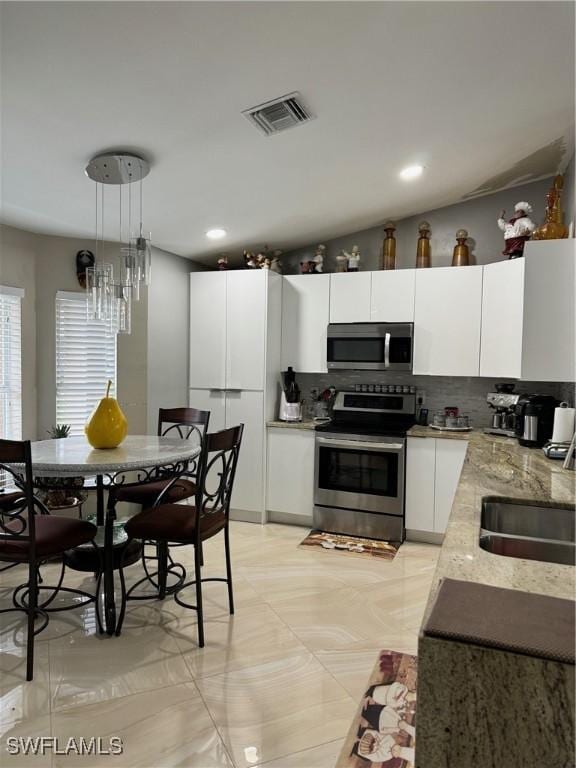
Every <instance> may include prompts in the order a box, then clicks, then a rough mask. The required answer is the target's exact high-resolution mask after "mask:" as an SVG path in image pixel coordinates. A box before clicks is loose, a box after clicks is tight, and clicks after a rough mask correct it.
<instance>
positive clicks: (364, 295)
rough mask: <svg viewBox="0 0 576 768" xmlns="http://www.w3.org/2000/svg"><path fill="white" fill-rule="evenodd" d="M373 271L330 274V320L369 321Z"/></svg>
mask: <svg viewBox="0 0 576 768" xmlns="http://www.w3.org/2000/svg"><path fill="white" fill-rule="evenodd" d="M371 276H372V273H371V272H339V273H335V274H332V275H330V322H331V323H369V322H370V285H371V283H372V279H371Z"/></svg>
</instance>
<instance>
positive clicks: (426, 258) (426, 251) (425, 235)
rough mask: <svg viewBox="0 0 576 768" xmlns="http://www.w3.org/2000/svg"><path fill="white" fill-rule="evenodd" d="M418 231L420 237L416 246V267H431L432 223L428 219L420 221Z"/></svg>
mask: <svg viewBox="0 0 576 768" xmlns="http://www.w3.org/2000/svg"><path fill="white" fill-rule="evenodd" d="M418 232H419V234H420V237H419V238H418V245H417V247H416V269H421V268H425V267H431V266H432V260H431V251H430V224H428V222H427V221H422V222H420V224H419V225H418Z"/></svg>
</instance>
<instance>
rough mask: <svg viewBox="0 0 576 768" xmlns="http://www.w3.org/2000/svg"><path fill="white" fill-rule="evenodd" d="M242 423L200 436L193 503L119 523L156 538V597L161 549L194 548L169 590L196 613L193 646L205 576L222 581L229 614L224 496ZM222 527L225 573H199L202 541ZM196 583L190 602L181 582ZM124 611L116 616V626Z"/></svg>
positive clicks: (133, 534) (133, 533) (136, 535)
mask: <svg viewBox="0 0 576 768" xmlns="http://www.w3.org/2000/svg"><path fill="white" fill-rule="evenodd" d="M243 430H244V425H243V424H240V425H239V426H237V427H232V428H230V429H224V430H222V431H221V432H214V433H212V434H208V435H206V440H205V450H204V451H203V452H202V454H201V461H200V466H199V468H198V487H197V489H196V494H195V503H194V505H191V504H160V505H159V506H153V507H151V508H150V509H145V510H143V511H142V512H139V513H138V514H137V515H135V516H134V517H132V518H131V519H130V520H128V522H127V523H126V525H125V530H126V533H127V534H128V536H129V537H130V538H131V539H142V540H152V541H155V542H157V544H158V548H159V551H160V552H161V558H160V561H159V571H158V573H159V583H160V590H159V594H158V597H159V598H160V599H164V597H165V596H166V573H167V549H168V543H169V542H170V543H172V542H177V543H179V544H182V545H186V544H187V545H192V546H193V547H194V571H195V573H194V575H195V578H194V580H193V581H188V582H185V583H183V584H181V585H179V586H178V588H177V589H175V590H174V591H173V595H174V599H175V601H176V602H177V603H178V604H179V605H182V606H183V607H185V608H190V609H192V610H195V611H197V613H198V645H199V646H200V647H201V648H202V647H203V646H204V613H203V608H202V584H203V583H205V582H208V581H222V582H226V584H227V585H228V603H229V609H230V613H231V614H233V613H234V595H233V589H232V565H231V559H230V533H229V515H230V500H231V498H232V491H233V488H234V478H235V475H236V467H237V465H238V456H239V453H240V445H241V442H242V432H243ZM220 531H223V533H224V548H225V554H226V578H212V577H211V578H204V579H203V578H202V573H201V566H202V559H201V552H202V543H203V542H204V541H206V540H207V539H210V538H212V537H213V536H215V535H216V534H218V533H220ZM192 585H195V587H196V605H191V604H190V603H187V602H186V601H185V600H183V599H182V597H181V596H180V595H181V593H182V591H183V590H184V589H186V588H187V587H190V586H192ZM123 619H124V616H123V615H122V616H121V617H120V625H121V623H122V620H123Z"/></svg>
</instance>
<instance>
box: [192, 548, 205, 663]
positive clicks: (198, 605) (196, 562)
mask: <svg viewBox="0 0 576 768" xmlns="http://www.w3.org/2000/svg"><path fill="white" fill-rule="evenodd" d="M200 568H201V566H200V557H199V553H198V552H196V551H195V552H194V570H195V576H196V611H197V612H198V645H199V646H200V648H204V610H203V608H202V572H201V570H200Z"/></svg>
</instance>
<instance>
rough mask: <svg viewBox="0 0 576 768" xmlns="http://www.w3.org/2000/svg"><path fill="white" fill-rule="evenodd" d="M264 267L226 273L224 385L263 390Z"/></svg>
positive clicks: (265, 293) (264, 331)
mask: <svg viewBox="0 0 576 768" xmlns="http://www.w3.org/2000/svg"><path fill="white" fill-rule="evenodd" d="M268 279H269V274H268V272H267V270H264V269H262V270H256V271H253V270H248V269H245V270H234V271H230V272H226V296H227V298H226V387H229V388H234V389H263V388H264V375H265V349H266V304H267V281H268Z"/></svg>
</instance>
